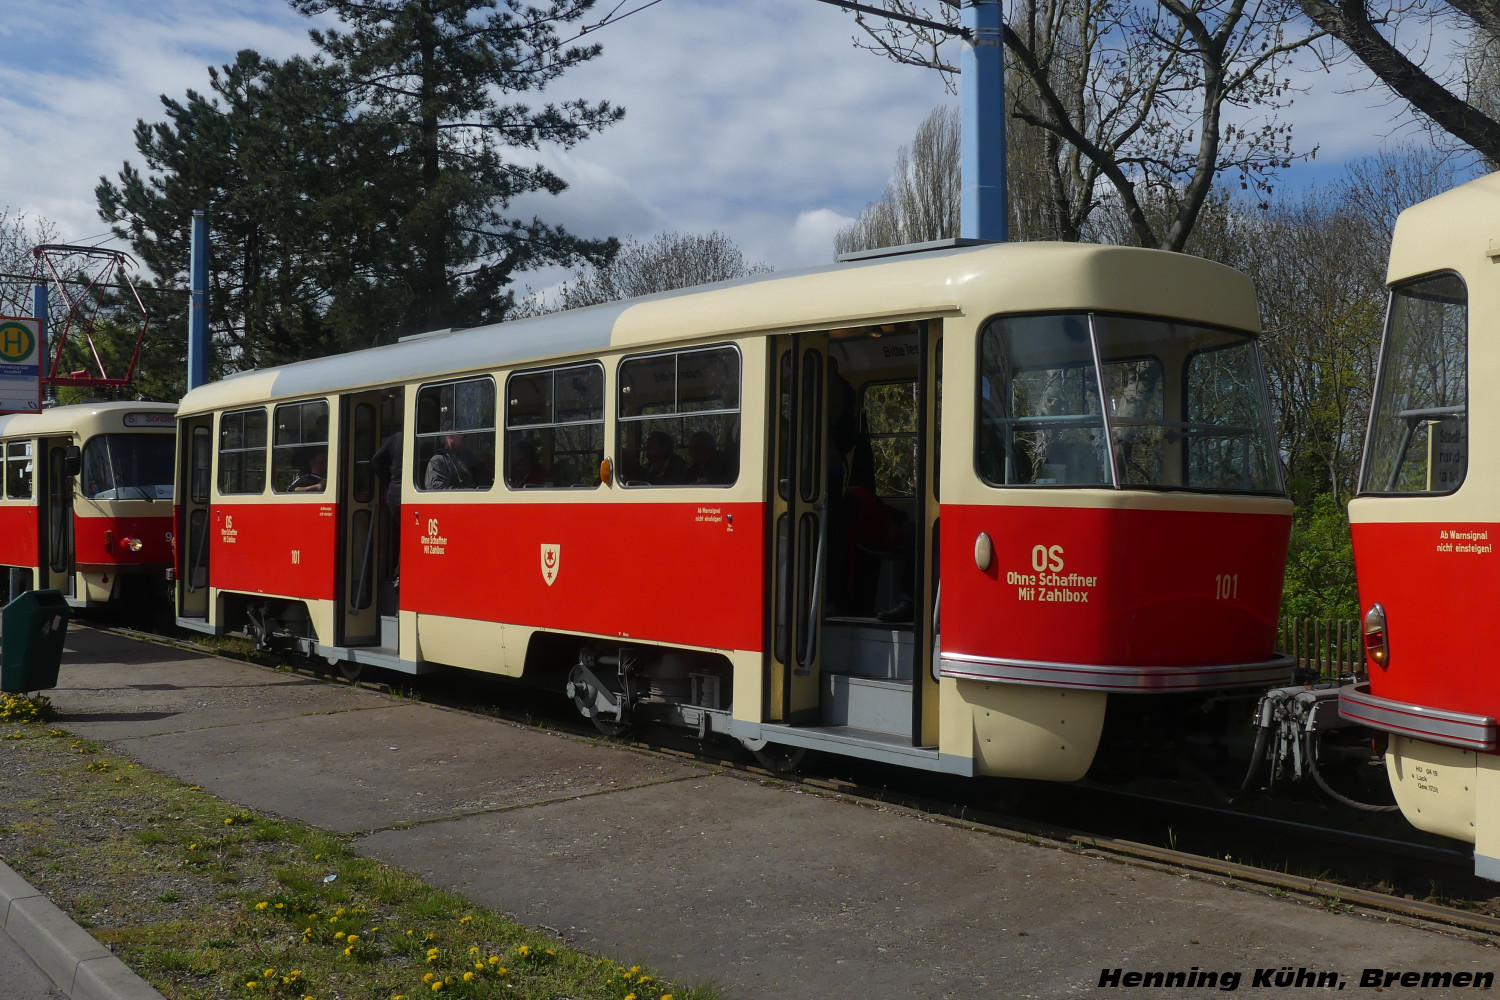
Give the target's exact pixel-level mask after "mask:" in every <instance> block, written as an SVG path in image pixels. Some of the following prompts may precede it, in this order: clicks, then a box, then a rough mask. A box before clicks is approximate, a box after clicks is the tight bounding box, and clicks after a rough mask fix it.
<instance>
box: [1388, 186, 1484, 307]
mask: <svg viewBox="0 0 1500 1000" xmlns="http://www.w3.org/2000/svg"><path fill="white" fill-rule="evenodd" d="M1497 209H1500V173H1491V174H1486V175H1485V176H1483V177H1480V178H1478V179H1477V180H1472V181H1470V182H1469V183H1467V184H1460V185H1459V186H1458V187H1456V188H1453V189H1452V190H1451V191H1444V192H1443V193H1442V194H1440V195H1437V196H1435V197H1432V198H1428V199H1427V200H1426V201H1421V202H1418V203H1417V204H1415V205H1413V206H1411V207H1410V208H1408V209H1406V211H1404V212H1402V213H1401V215H1400V216H1398V217H1397V219H1396V232H1395V234H1394V235H1393V236H1392V238H1391V257H1390V266H1389V268H1388V269H1387V271H1386V281H1387V282H1388V283H1392V284H1394V283H1395V282H1398V281H1403V280H1405V279H1407V278H1415V277H1417V276H1419V275H1423V274H1431V273H1432V272H1434V271H1444V270H1454V271H1458V272H1459V273H1464V272H1466V271H1474V270H1475V269H1482V270H1483V273H1484V274H1485V275H1488V274H1489V273H1490V271H1491V270H1492V269H1493V267H1494V261H1495V259H1496V258H1497V257H1500V237H1497V235H1496V232H1495V222H1494V220H1495V217H1496V214H1497Z"/></svg>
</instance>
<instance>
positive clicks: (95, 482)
mask: <svg viewBox="0 0 1500 1000" xmlns="http://www.w3.org/2000/svg"><path fill="white" fill-rule="evenodd" d="M79 492H81V493H82V494H83V495H84V496H85V497H88V498H89V499H91V500H170V499H172V435H170V434H99V435H95V436H94V437H91V438H89V439H88V442H87V443H86V444H85V445H84V446H83V472H82V475H81V476H80V477H79Z"/></svg>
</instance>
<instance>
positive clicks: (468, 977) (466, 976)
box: [464, 972, 474, 983]
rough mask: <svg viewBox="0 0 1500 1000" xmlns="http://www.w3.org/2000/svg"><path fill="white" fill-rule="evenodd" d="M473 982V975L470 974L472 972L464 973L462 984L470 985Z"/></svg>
mask: <svg viewBox="0 0 1500 1000" xmlns="http://www.w3.org/2000/svg"><path fill="white" fill-rule="evenodd" d="M473 981H474V973H472V972H465V973H464V982H466V983H472V982H473Z"/></svg>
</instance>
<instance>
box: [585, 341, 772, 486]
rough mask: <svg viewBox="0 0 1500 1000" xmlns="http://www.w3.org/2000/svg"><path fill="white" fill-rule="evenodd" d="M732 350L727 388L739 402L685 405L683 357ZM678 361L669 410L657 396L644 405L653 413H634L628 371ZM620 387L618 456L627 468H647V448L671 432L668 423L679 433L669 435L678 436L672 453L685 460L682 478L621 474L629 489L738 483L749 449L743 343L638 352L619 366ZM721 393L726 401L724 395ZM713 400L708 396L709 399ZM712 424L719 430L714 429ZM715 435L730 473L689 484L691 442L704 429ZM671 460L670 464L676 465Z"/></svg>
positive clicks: (724, 467) (718, 451) (617, 396)
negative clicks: (654, 478)
mask: <svg viewBox="0 0 1500 1000" xmlns="http://www.w3.org/2000/svg"><path fill="white" fill-rule="evenodd" d="M711 354H726V355H728V356H729V357H732V358H733V363H734V371H733V372H732V374H731V376H730V378H729V380H728V381H727V382H726V383H725V388H727V389H729V390H731V391H732V393H733V405H732V406H726V405H720V406H716V407H715V406H708V407H703V406H697V405H692V404H689V408H686V409H685V408H684V404H683V402H682V384H683V372H682V361H683V359H684V358H689V357H692V356H695V355H711ZM668 358H671V359H673V367H672V376H671V381H672V401H671V403H670V404H666V405H668V406H669V407H670V408H669V409H655V407H658V406H661V405H663V403H662V402H661V401H657V400H652V401H650V402H648V403H645V404H639V406H640V408H641V409H643V410H644V409H646V408H647V407H652V408H653V409H652V410H651V412H640V413H632V412H631V410H632V407H631V404H632V403H634V402H635V401H634V400H628V399H627V397H628V396H629V395H630V390H631V389H632V388H633V384H632V383H633V379H632V378H631V377H630V376H628V375H627V368H629V367H630V366H633V365H649V364H652V363H656V362H660V361H663V360H664V359H668ZM615 377H616V380H617V389H616V393H615V399H616V410H615V460H616V462H617V464H618V466H619V468H620V469H622V470H631V471H633V472H636V473H639V472H640V471H642V470H643V465H644V463H643V462H642V459H644V457H645V454H644V449H645V445H646V441H647V440H648V439H649V438H650V437H651V436H652V435H653V434H656V433H659V432H660V433H666V430H665V426H664V425H669V426H672V427H673V428H674V429H675V430H676V433H671V434H669V436H670V437H671V439H672V457H674V458H676V459H677V460H678V461H679V462H680V463H681V472H680V473H678V475H680V476H681V477H682V478H683V481H682V482H662V483H653V482H650V481H649V480H645V479H640V478H632V476H631V475H630V474H629V473H627V474H626V475H624V476H621V477H620V479H619V482H620V484H621V486H623V487H625V488H627V489H717V490H724V489H729V488H731V487H733V486H734V485H735V484H736V483H737V482H739V478H740V453H741V451H742V450H743V444H744V442H743V440H741V439H742V438H743V431H744V423H743V407H744V393H745V360H744V357H743V355H742V354H741V353H740V348H739V345H738V344H735V343H720V344H706V345H704V346H701V347H685V348H680V349H678V350H671V351H653V352H651V353H649V354H632V355H627V356H625V357H622V358H621V359H620V360H619V363H618V364H617V365H616V367H615ZM725 395H726V394H721V395H720V397H719V398H720V401H721V403H722V401H723V399H724V396H725ZM705 398H707V397H705ZM710 427H712V428H713V429H710ZM736 427H738V428H739V429H740V435H739V438H740V439H737V438H736V435H735V428H736ZM700 431H701V432H706V433H710V434H712V435H713V437H714V443H715V447H716V453H715V457H716V458H717V459H718V460H719V461H721V462H722V463H724V464H722V465H721V466H720V468H721V469H722V470H723V474H724V475H727V477H728V478H727V480H726V481H724V482H701V481H700V482H687V481H686V477H687V475H688V471H689V469H690V466H689V465H688V464H687V461H686V460H685V459H684V458H683V456H684V454H686V453H687V452H688V451H689V447H688V445H689V443H690V442H691V440H692V438H693V436H694V435H695V434H696V433H698V432H700ZM670 461H671V460H670V458H669V460H668V462H669V464H668V468H671V467H672V466H671V464H670Z"/></svg>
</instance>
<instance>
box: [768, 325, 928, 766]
mask: <svg viewBox="0 0 1500 1000" xmlns="http://www.w3.org/2000/svg"><path fill="white" fill-rule="evenodd" d="M940 332H941V326H940V325H939V324H938V323H937V322H931V323H928V322H916V323H911V322H904V323H892V324H881V325H871V326H860V327H851V328H848V329H841V330H833V331H827V332H817V333H804V334H796V335H791V336H783V337H778V338H775V339H773V341H772V347H771V351H772V357H771V372H772V385H771V394H772V401H771V407H770V409H771V413H772V421H773V434H772V441H771V456H770V472H771V476H770V482H771V487H770V491H769V492H770V504H771V517H770V524H769V546H770V567H771V572H770V576H771V587H770V593H771V604H770V615H769V622H768V638H769V642H768V644H767V648H768V650H769V652H768V655H767V659H768V671H767V675H766V677H767V684H766V691H765V695H766V703H765V713H764V716H765V718H766V720H767V721H768V722H771V723H777V722H779V723H783V724H785V725H788V726H795V727H799V728H801V730H802V732H801V734H800V735H799V734H795V733H791V734H789V733H786V732H782V733H780V734H769V735H768V737H767V738H768V739H770V740H772V741H776V740H778V739H780V740H783V741H785V742H789V743H791V744H793V745H799V744H800V745H803V746H819V745H823V744H824V743H826V742H827V741H829V740H834V741H837V742H841V743H853V744H859V745H861V746H868V747H871V748H873V749H872V755H874V756H881V755H887V756H888V755H889V753H892V752H893V753H896V754H897V756H898V757H899V756H900V751H893V750H891V748H892V747H896V746H905V747H931V746H934V745H935V744H936V743H937V690H938V687H937V683H936V681H935V680H934V679H933V678H932V676H931V665H932V656H933V628H934V624H935V621H936V614H935V612H936V605H937V566H936V561H935V559H934V558H932V554H933V553H935V552H936V547H935V543H936V534H937V521H938V504H937V494H936V482H937V454H938V450H937V441H938V434H937V416H938V403H939V398H940V393H939V391H938V385H939V375H940V368H941V339H940ZM817 734H822V735H817ZM845 749H846V750H848V749H849V748H847V747H846V748H845ZM854 752H856V753H857V752H858V751H857V750H855V751H854ZM892 759H894V758H892Z"/></svg>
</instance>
